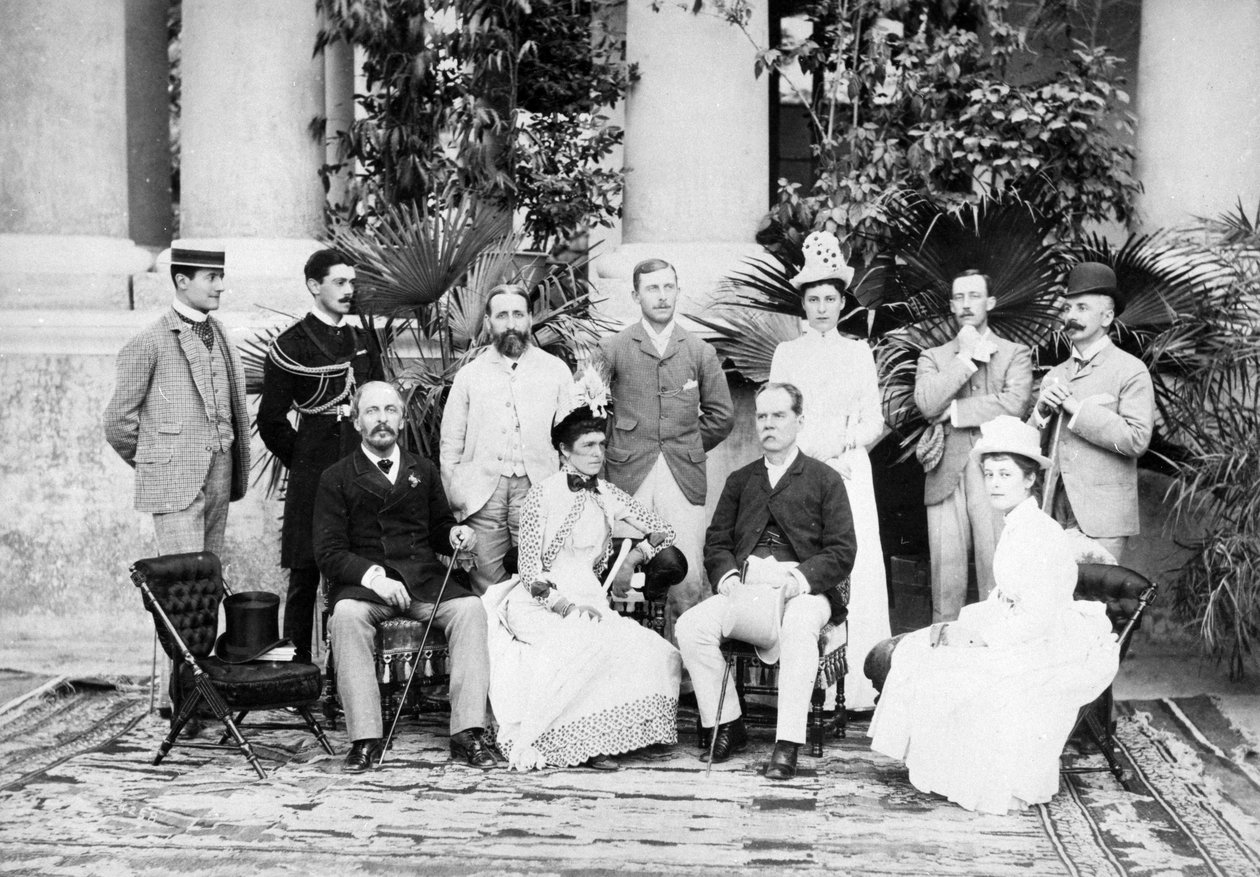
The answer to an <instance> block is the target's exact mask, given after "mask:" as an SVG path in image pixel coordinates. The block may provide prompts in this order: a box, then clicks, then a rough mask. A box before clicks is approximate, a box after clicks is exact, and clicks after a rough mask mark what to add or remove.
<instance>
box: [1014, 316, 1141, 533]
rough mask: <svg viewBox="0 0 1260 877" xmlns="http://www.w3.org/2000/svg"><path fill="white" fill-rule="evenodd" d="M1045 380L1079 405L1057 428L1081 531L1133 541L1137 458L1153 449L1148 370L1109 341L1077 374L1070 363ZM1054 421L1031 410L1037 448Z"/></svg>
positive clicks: (1057, 451) (1062, 471) (1055, 452)
mask: <svg viewBox="0 0 1260 877" xmlns="http://www.w3.org/2000/svg"><path fill="white" fill-rule="evenodd" d="M1044 380H1045V381H1058V382H1060V383H1066V384H1068V385H1069V386H1070V387H1071V388H1072V395H1073V396H1075V397H1076V398H1077V399H1078V400H1080V402H1081V407H1080V409H1079V410H1078V411H1077V413H1076V416H1075V417H1072V418H1070V419H1069V420H1068V421H1065V422H1064V424H1063V428H1062V429H1060V430H1059V443H1058V447H1057V448H1049V449H1048V450H1049V451H1050V453H1051V455H1052V456H1053V457H1056V458H1057V463H1058V466H1059V477H1060V478H1061V479H1062V483H1063V489H1064V490H1066V491H1067V497H1068V502H1070V503H1071V504H1072V511H1073V513H1074V514H1075V515H1076V520H1077V523H1079V524H1080V525H1081V531H1082V532H1083V533H1085V535H1087V536H1094V537H1101V538H1109V537H1113V536H1132V535H1134V534H1136V533H1137V532H1138V531H1139V529H1140V527H1139V524H1140V517H1139V514H1138V483H1137V461H1138V457H1140V456H1142V454H1144V453H1146V448H1147V446H1148V445H1150V443H1151V431H1152V430H1153V429H1154V421H1155V387H1154V385H1153V384H1152V383H1151V375H1150V372H1148V371H1147V370H1146V366H1144V365H1142V361H1141V360H1140V359H1138V358H1137V357H1134V356H1130V355H1129V354H1127V353H1125V352H1124V351H1123V350H1121V349H1120V348H1118V347H1116V345H1115V344H1113V343H1111V340H1110V339H1107V343H1106V344H1104V345H1103V346H1102V347H1101V348H1100V349H1099V350H1098V351H1097V352H1096V353H1095V354H1094V355H1093V356H1092V357H1091V358H1090V360H1089V361H1088V362H1086V363H1084V364H1082V365H1081V366H1080V370H1079V371H1077V370H1076V365H1075V364H1074V363H1073V362H1072V360H1071V359H1069V360H1067V361H1066V362H1061V363H1059V364H1058V365H1056V366H1055V367H1054V368H1052V369H1050V371H1049V372H1048V373H1047V374H1046V376H1045V378H1044ZM1057 419H1058V416H1057V415H1056V416H1055V417H1051V418H1049V420H1047V421H1045V422H1044V423H1043V422H1041V420H1040V418H1038V417H1037V415H1036V412H1034V414H1033V417H1032V418H1031V419H1030V422H1031V423H1032V424H1033V425H1034V426H1038V427H1040V428H1041V430H1042V439H1043V444H1045V443H1046V442H1048V441H1049V440H1050V439H1049V438H1048V436H1050V435H1052V434H1053V430H1054V424H1055V421H1056V420H1057Z"/></svg>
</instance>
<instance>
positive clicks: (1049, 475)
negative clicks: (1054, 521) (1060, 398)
mask: <svg viewBox="0 0 1260 877" xmlns="http://www.w3.org/2000/svg"><path fill="white" fill-rule="evenodd" d="M1062 432H1063V412H1062V411H1059V412H1057V413H1056V414H1055V416H1054V431H1053V432H1052V433H1051V434H1050V447H1048V448H1047V449H1046V450H1047V451H1048V454H1047V456H1049V457H1050V466H1049V467H1048V468H1047V469H1046V484H1045V489H1044V490H1043V491H1042V494H1041V511H1042V512H1043V513H1044V514H1047V515H1051V516H1052V517H1053V512H1052V508H1053V506H1054V489H1055V487H1056V486H1057V482H1058V480H1059V435H1060V433H1062Z"/></svg>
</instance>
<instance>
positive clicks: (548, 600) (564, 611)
mask: <svg viewBox="0 0 1260 877" xmlns="http://www.w3.org/2000/svg"><path fill="white" fill-rule="evenodd" d="M529 593H530V596H532V597H533V598H534V599H535V600H537V601H538V602H539V603H541V604H542V605H543V606H546V607H547V608H548V609H550V610H551V611H552V612H555V613H556V614H557V615H559V616H561V617H564V616H566V615H568V614H569V613H570V612H572V611H573V609H574V606H573V603H572V602H571V601H570V600H569V599H568V598H567V597H564V596H562V595H561V594H560V592H559V591H558V590H556V584H555V582H552V581H549V580H548V579H542V578H540V579H535V580H534V581H532V582H530V585H529Z"/></svg>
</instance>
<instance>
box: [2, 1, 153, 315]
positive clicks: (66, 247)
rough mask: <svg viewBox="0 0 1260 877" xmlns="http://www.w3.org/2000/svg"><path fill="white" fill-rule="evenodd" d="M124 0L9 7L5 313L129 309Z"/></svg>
mask: <svg viewBox="0 0 1260 877" xmlns="http://www.w3.org/2000/svg"><path fill="white" fill-rule="evenodd" d="M124 12H125V9H124V0H99V2H92V3H82V2H77V0H41V2H38V3H31V2H27V0H0V21H3V22H4V26H3V27H0V107H4V113H3V114H2V115H0V132H3V133H2V134H0V142H2V143H3V144H4V146H3V148H2V149H0V308H6V309H12V308H65V307H109V308H126V307H128V305H129V298H128V290H127V277H128V275H130V274H131V273H132V272H135V271H143V270H144V269H145V268H146V267H148V265H149V264H150V263H151V262H152V256H151V255H150V254H149V253H148V252H146V251H144V250H142V249H140V248H138V247H137V246H136V245H135V244H134V243H132V241H131V240H130V239H129V238H128V232H129V224H128V211H127V200H128V193H127V114H126V108H127V103H126V88H125V78H124V45H125V16H124Z"/></svg>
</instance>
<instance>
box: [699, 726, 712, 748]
mask: <svg viewBox="0 0 1260 877" xmlns="http://www.w3.org/2000/svg"><path fill="white" fill-rule="evenodd" d="M712 735H713V729H712V728H706V727H705V726H704V725H702V724H700V720H699V719H696V745H697V746H699V747H700V748H701V749H703V750H704V751H705V752H708V751H709V739H710V737H711V736H712Z"/></svg>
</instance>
